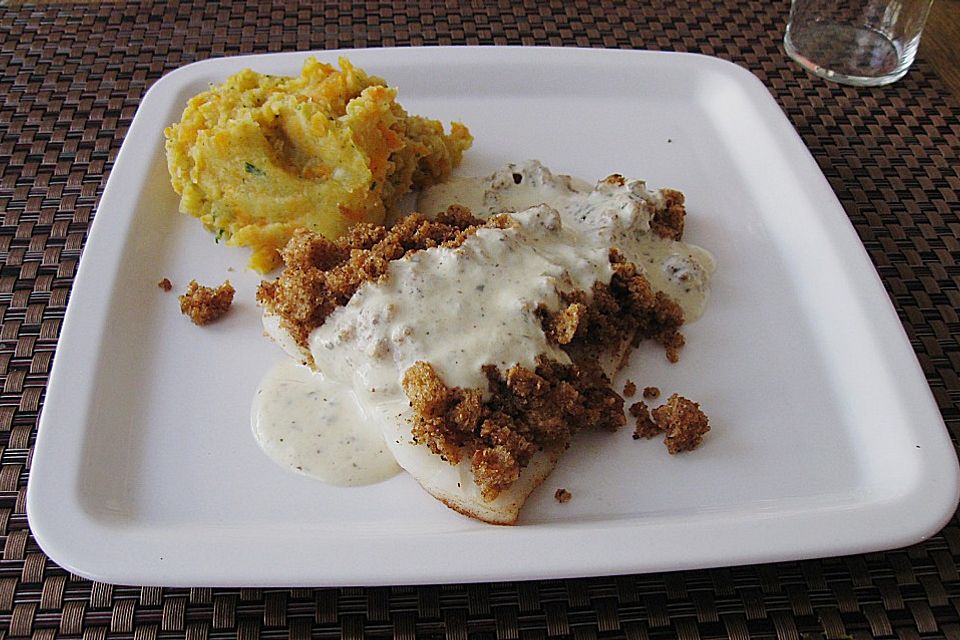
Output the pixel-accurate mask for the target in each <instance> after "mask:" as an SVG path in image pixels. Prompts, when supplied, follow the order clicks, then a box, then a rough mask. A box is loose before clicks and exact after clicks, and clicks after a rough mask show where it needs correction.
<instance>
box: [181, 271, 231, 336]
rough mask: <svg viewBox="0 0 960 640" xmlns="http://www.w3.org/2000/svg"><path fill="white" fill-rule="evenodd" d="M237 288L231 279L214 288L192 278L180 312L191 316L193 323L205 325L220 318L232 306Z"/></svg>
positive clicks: (182, 298) (182, 297)
mask: <svg viewBox="0 0 960 640" xmlns="http://www.w3.org/2000/svg"><path fill="white" fill-rule="evenodd" d="M234 293H235V290H234V288H233V286H232V285H231V284H230V281H229V280H227V281H225V282H224V283H223V284H222V285H220V286H219V287H217V288H216V289H213V288H211V287H204V286H202V285H199V284H197V281H196V280H191V281H190V284H189V285H188V286H187V291H186V293H184V294H183V295H182V296H180V297H179V299H180V312H181V313H182V314H183V315H185V316H189V318H190V320H192V321H193V324H195V325H199V326H203V325H205V324H208V323H210V322H213V321H214V320H217V319H219V318H220V317H221V316H223V314H225V313H226V312H227V310H228V309H229V308H230V304H231V303H232V302H233V294H234Z"/></svg>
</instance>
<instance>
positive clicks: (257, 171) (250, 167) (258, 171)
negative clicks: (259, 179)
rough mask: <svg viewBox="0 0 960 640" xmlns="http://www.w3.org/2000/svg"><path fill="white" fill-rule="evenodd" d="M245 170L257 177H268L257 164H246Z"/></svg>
mask: <svg viewBox="0 0 960 640" xmlns="http://www.w3.org/2000/svg"><path fill="white" fill-rule="evenodd" d="M243 168H244V169H246V171H247V173H249V174H251V175H255V176H265V175H267V174H266V173H264V172H263V169H261V168H260V167H258V166H257V165H255V164H250V163H249V162H247V163H245V164H244V165H243Z"/></svg>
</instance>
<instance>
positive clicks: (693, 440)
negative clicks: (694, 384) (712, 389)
mask: <svg viewBox="0 0 960 640" xmlns="http://www.w3.org/2000/svg"><path fill="white" fill-rule="evenodd" d="M653 419H654V420H655V421H656V423H657V426H658V427H659V428H660V429H662V430H663V431H666V433H667V435H666V437H665V438H664V440H663V443H664V444H665V445H667V451H669V452H670V453H671V454H674V453H679V452H681V451H693V450H694V449H696V448H697V447H698V446H699V445H700V443H701V442H703V434H705V433H706V432H708V431H710V421H709V420H708V419H707V416H706V415H705V414H704V413H703V411H701V410H700V405H699V404H697V403H696V402H693V401H691V400H688V399H686V398H684V397H683V396H680V395H677V394H676V393H675V394H673V395H672V396H670V398H669V399H668V400H667V402H666V404H664V405H663V406H661V407H657V408H656V409H654V410H653Z"/></svg>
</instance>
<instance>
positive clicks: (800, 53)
mask: <svg viewBox="0 0 960 640" xmlns="http://www.w3.org/2000/svg"><path fill="white" fill-rule="evenodd" d="M919 41H920V38H919V36H918V37H917V38H915V39H914V40H913V41H912V42H909V43H907V44H906V45H905V46H901V45H900V43H897V42H896V41H894V40H892V39H890V38H889V37H888V36H887V35H886V34H884V33H883V32H880V31H876V30H874V29H870V28H867V27H855V26H851V25H846V24H837V23H833V22H819V21H818V22H812V23H809V24H804V25H802V26H800V27H797V26H796V25H790V26H788V27H787V33H786V35H785V36H784V38H783V46H784V48H785V49H786V51H787V55H789V56H790V57H791V58H793V59H794V60H796V61H797V62H798V63H799V64H801V65H802V66H803V67H804V68H805V69H807V70H808V71H810V72H811V73H814V74H816V75H818V76H820V77H821V78H826V79H827V80H832V81H834V82H840V83H842V84H849V85H854V86H859V87H876V86H881V85H885V84H890V83H891V82H895V81H897V80H899V79H900V78H902V77H903V76H904V75H905V74H906V73H907V70H908V69H909V68H910V65H911V64H912V63H913V58H914V56H915V55H916V52H917V45H918V44H919Z"/></svg>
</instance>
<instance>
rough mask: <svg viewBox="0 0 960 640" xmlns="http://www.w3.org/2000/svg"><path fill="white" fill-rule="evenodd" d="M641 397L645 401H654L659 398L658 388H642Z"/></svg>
mask: <svg viewBox="0 0 960 640" xmlns="http://www.w3.org/2000/svg"><path fill="white" fill-rule="evenodd" d="M643 397H644V398H646V399H647V400H654V399H656V398H659V397H660V389H659V387H644V388H643Z"/></svg>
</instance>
